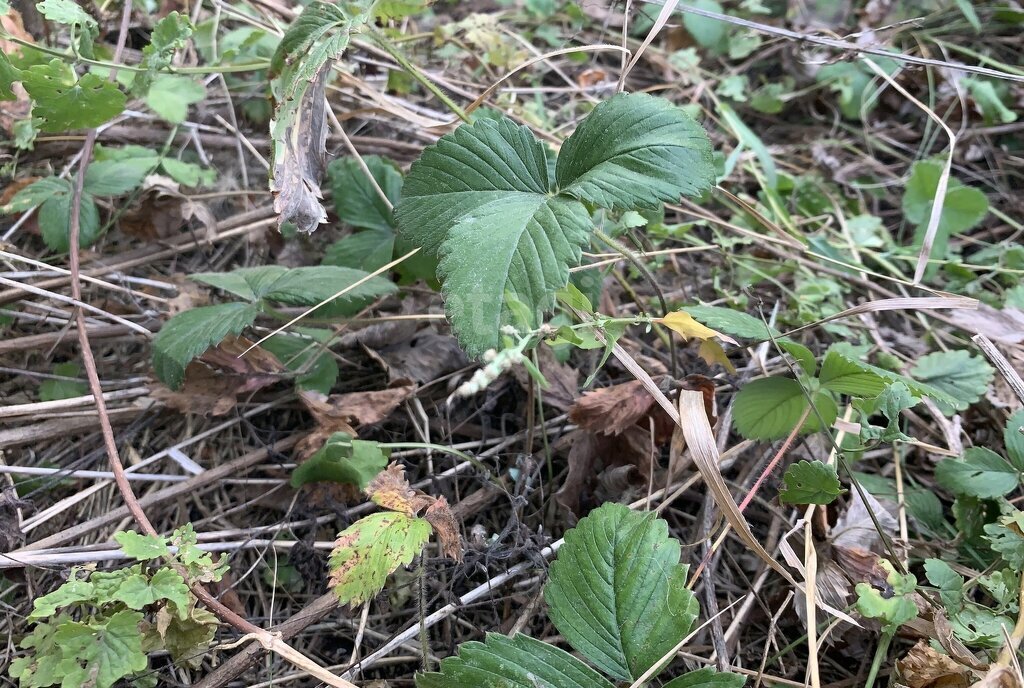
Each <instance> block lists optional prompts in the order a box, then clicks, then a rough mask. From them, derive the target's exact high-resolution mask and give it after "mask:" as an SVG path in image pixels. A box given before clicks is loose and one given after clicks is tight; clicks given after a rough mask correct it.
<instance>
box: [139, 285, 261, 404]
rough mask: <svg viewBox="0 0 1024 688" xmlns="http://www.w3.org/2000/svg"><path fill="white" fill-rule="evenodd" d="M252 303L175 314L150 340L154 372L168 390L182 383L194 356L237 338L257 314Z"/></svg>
mask: <svg viewBox="0 0 1024 688" xmlns="http://www.w3.org/2000/svg"><path fill="white" fill-rule="evenodd" d="M259 312H260V311H259V308H258V307H257V306H256V305H254V304H251V303H222V304H219V305H217V306H203V307H202V308H193V309H192V310H188V311H185V312H183V313H178V314H177V315H176V316H174V317H173V318H171V319H170V320H168V321H167V322H166V323H165V324H164V326H163V327H162V328H161V329H160V332H159V333H157V335H156V337H154V338H153V370H154V372H156V376H157V377H158V378H159V379H160V381H161V382H163V383H164V384H165V385H167V386H168V387H170V388H171V389H177V388H178V387H181V384H182V383H183V382H184V381H185V368H186V366H188V364H189V363H190V362H191V361H192V359H194V358H195V357H196V356H199V355H201V354H202V353H203V352H205V351H206V350H207V349H209V348H210V347H212V346H216V345H217V344H220V343H221V341H223V339H224V338H225V337H227V336H228V335H229V334H240V333H241V332H242V330H244V329H245V328H246V327H248V326H249V325H251V324H252V323H253V321H254V320H256V316H257V315H258V314H259Z"/></svg>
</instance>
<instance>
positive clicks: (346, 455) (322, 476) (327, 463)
mask: <svg viewBox="0 0 1024 688" xmlns="http://www.w3.org/2000/svg"><path fill="white" fill-rule="evenodd" d="M387 465H388V454H386V453H385V451H384V450H382V449H381V448H380V444H379V443H377V442H370V441H367V440H354V439H352V436H351V435H349V434H348V433H346V432H336V433H334V434H333V435H331V436H330V437H328V438H327V441H326V442H325V443H324V446H323V447H321V448H320V450H319V451H317V452H316V453H315V454H313V456H311V457H309V458H308V459H306V460H305V461H304V462H303V463H302V464H300V465H299V466H298V467H297V468H296V469H295V470H294V471H292V478H291V486H292V487H301V486H303V485H305V484H306V483H313V482H336V483H348V484H350V485H355V486H356V487H358V488H359V489H360V490H362V489H365V488H366V486H367V485H368V484H369V482H370V481H371V480H373V477H374V476H375V475H377V474H378V473H380V472H381V471H382V470H384V469H385V468H386V467H387Z"/></svg>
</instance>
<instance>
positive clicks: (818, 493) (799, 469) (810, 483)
mask: <svg viewBox="0 0 1024 688" xmlns="http://www.w3.org/2000/svg"><path fill="white" fill-rule="evenodd" d="M782 482H783V483H785V485H786V487H785V489H784V490H782V492H780V493H779V500H780V501H783V502H786V503H789V504H831V503H832V502H834V501H835V499H836V497H838V496H839V495H841V494H842V493H843V492H845V490H843V488H842V486H841V485H840V483H839V474H838V473H836V468H835V466H832V465H829V464H826V463H822V462H821V461H798V462H797V463H794V464H793V465H792V466H790V467H789V468H787V469H786V473H785V474H784V475H783V476H782Z"/></svg>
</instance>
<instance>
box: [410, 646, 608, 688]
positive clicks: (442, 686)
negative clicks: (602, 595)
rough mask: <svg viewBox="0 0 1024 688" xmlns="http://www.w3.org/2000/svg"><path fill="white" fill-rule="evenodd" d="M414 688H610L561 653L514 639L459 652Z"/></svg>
mask: <svg viewBox="0 0 1024 688" xmlns="http://www.w3.org/2000/svg"><path fill="white" fill-rule="evenodd" d="M416 686H417V688H482V687H483V686H494V688H612V684H611V683H610V682H609V681H608V679H606V678H604V677H603V676H601V674H599V673H597V672H596V671H594V670H593V669H591V668H590V667H588V666H587V665H586V664H584V663H583V662H581V661H580V660H578V659H576V658H575V657H573V656H572V655H571V654H569V653H568V652H566V651H565V650H561V649H559V648H557V647H554V646H553V645H548V644H547V643H544V642H541V641H539V640H534V639H533V638H530V637H528V636H525V635H521V634H516V635H515V636H513V637H511V638H509V637H507V636H503V635H499V634H497V633H488V634H487V635H486V637H485V639H484V642H482V643H481V642H476V641H471V642H468V643H462V645H460V646H459V654H458V656H456V657H447V658H446V659H442V660H441V671H440V672H437V673H429V674H417V675H416Z"/></svg>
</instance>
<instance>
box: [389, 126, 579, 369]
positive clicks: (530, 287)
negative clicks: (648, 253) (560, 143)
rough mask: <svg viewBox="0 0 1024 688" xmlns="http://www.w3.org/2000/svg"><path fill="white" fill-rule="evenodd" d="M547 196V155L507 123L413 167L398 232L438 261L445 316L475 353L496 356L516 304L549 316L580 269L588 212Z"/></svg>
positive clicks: (464, 131) (434, 150)
mask: <svg viewBox="0 0 1024 688" xmlns="http://www.w3.org/2000/svg"><path fill="white" fill-rule="evenodd" d="M548 188H549V181H548V169H547V158H546V153H545V149H544V147H543V146H542V145H541V144H540V143H539V142H537V141H536V140H535V139H534V138H533V135H532V134H531V133H530V132H529V130H528V129H527V128H526V127H518V126H516V125H515V124H514V123H512V122H511V121H509V120H507V119H502V120H499V121H495V120H479V121H477V122H476V123H474V124H473V125H471V126H462V127H460V128H459V129H457V130H456V131H455V132H453V133H452V134H448V135H447V136H444V137H442V139H441V140H440V141H438V143H437V144H436V145H435V146H432V147H430V148H428V149H427V150H425V151H424V153H423V155H422V156H421V157H420V159H419V160H417V161H416V162H415V163H413V166H412V169H411V170H410V172H409V176H408V177H407V178H406V181H405V187H404V189H403V191H402V194H403V195H402V200H401V201H400V202H399V204H398V207H397V208H396V219H397V221H398V228H399V233H400V235H402V236H403V237H404V238H406V239H408V240H409V241H411V242H412V243H413V244H415V245H417V246H422V247H423V248H424V250H425V251H427V252H428V253H431V254H438V255H440V257H441V261H440V263H439V265H438V277H439V279H441V281H442V290H443V293H444V295H445V308H446V311H447V312H448V316H449V318H450V319H451V321H452V328H453V330H455V333H456V334H457V335H458V337H459V340H460V341H461V343H462V345H463V347H464V348H465V349H466V350H467V351H468V352H469V353H470V354H473V355H479V354H482V353H483V352H484V351H486V350H487V349H492V348H500V337H499V330H500V328H501V326H502V325H505V324H509V323H511V322H512V320H513V319H512V315H511V311H510V306H509V303H510V298H511V299H515V300H517V301H520V302H522V303H524V304H528V305H529V306H530V307H532V308H533V309H536V310H538V311H539V310H545V309H548V308H550V307H551V306H552V305H553V303H554V293H555V291H556V290H557V289H559V288H561V287H563V286H565V284H566V283H568V281H569V266H570V265H577V264H579V262H580V259H581V257H582V246H583V245H584V244H585V243H586V241H587V238H588V236H589V232H590V216H589V213H587V211H586V209H585V208H584V207H583V206H582V204H580V203H579V202H578V201H573V200H569V199H565V198H561V197H558V196H552V195H549V194H548ZM484 242H485V243H484ZM484 246H486V250H481V249H482V248H484Z"/></svg>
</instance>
